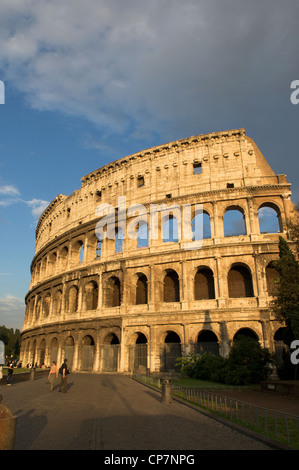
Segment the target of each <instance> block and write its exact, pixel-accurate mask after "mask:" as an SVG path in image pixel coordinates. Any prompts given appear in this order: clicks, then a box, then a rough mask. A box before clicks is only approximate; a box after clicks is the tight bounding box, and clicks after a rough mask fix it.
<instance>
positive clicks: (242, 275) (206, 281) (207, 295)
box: [27, 263, 279, 320]
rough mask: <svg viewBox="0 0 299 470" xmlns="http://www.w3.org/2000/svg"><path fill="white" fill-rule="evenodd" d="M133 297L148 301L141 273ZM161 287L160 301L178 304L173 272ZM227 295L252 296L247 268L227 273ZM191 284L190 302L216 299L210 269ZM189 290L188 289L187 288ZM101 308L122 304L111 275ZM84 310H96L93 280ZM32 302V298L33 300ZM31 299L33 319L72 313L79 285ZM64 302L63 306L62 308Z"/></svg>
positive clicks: (270, 283)
mask: <svg viewBox="0 0 299 470" xmlns="http://www.w3.org/2000/svg"><path fill="white" fill-rule="evenodd" d="M265 273H266V282H267V289H268V295H272V294H273V289H274V287H275V280H276V279H277V278H278V276H279V274H278V272H277V271H276V270H275V269H274V268H273V267H272V264H271V263H269V264H268V265H267V266H266V269H265ZM134 279H135V281H134V285H133V289H134V292H133V294H134V295H133V298H132V301H131V303H133V304H135V305H142V304H147V303H148V302H149V283H148V278H147V276H146V275H145V274H144V273H137V274H136V276H135V277H134ZM162 281H163V282H162V284H163V298H162V299H161V301H162V302H180V300H181V298H180V279H179V275H178V273H177V272H176V271H175V270H174V269H166V273H165V275H164V279H163V280H162ZM227 283H228V294H229V297H230V298H243V297H253V296H254V289H253V283H252V274H251V271H250V268H249V267H248V266H247V265H245V264H243V263H235V264H233V265H232V266H231V268H230V270H229V271H228V274H227ZM192 284H193V299H194V300H208V299H215V280H214V273H213V271H212V269H211V268H209V267H207V266H201V267H199V268H198V269H197V271H196V274H195V276H194V278H193V279H192ZM190 287H191V286H190ZM103 288H104V295H103V304H104V307H119V306H121V304H122V282H121V279H120V278H119V277H118V276H116V275H112V276H110V277H109V278H108V279H107V280H106V281H105V282H104V285H103ZM82 290H83V292H82V298H83V305H82V308H83V310H96V309H97V308H98V302H99V300H98V299H99V285H98V283H97V282H96V281H95V280H91V281H88V282H87V283H86V284H85V285H84V286H83V287H82ZM33 299H34V298H33ZM33 299H31V300H30V301H29V302H28V310H29V311H28V312H27V314H28V316H29V317H30V318H35V319H36V320H37V319H39V318H42V317H48V316H49V315H50V312H51V308H52V314H53V315H59V314H60V313H61V311H62V309H64V311H65V312H67V313H75V312H77V311H78V309H79V286H77V285H74V284H71V285H70V286H69V287H67V289H66V293H65V295H64V294H63V287H61V288H57V289H56V290H55V291H54V292H53V294H51V293H50V292H46V293H45V294H44V295H43V296H42V295H37V301H36V303H34V302H33ZM63 302H64V305H63Z"/></svg>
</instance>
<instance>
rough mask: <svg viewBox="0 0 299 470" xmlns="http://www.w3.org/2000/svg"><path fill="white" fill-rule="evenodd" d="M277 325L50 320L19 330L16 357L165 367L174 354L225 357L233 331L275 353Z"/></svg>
mask: <svg viewBox="0 0 299 470" xmlns="http://www.w3.org/2000/svg"><path fill="white" fill-rule="evenodd" d="M281 328H282V325H281V324H279V323H278V322H276V321H271V320H260V319H255V320H252V319H251V320H250V319H247V320H245V319H242V320H239V321H238V320H231V321H214V322H213V321H203V322H198V321H195V320H194V319H190V320H189V321H182V320H177V321H172V322H166V321H165V322H162V319H161V320H160V322H159V323H157V322H156V323H154V324H151V323H150V322H147V321H145V322H143V323H139V322H138V321H136V319H135V318H130V319H126V321H124V319H121V318H110V319H101V320H91V321H85V322H78V323H76V322H73V323H71V324H70V323H67V324H52V325H47V326H45V327H40V328H36V329H32V330H27V331H26V332H24V333H23V336H22V344H21V355H20V360H21V361H22V364H23V366H26V365H28V364H30V365H32V364H34V365H38V366H43V365H44V366H46V367H48V366H50V365H51V364H52V362H53V361H55V362H56V363H57V364H58V365H60V364H61V363H62V362H63V360H64V359H65V358H66V359H67V360H68V364H69V367H70V368H71V370H72V371H74V372H75V371H82V372H117V373H118V372H120V373H130V372H132V371H139V372H146V371H150V372H152V373H154V372H170V371H173V370H176V369H177V365H176V359H177V358H178V357H180V356H185V355H187V354H189V353H203V352H208V353H212V354H220V355H222V356H224V357H226V356H227V355H228V354H229V351H230V348H231V344H232V343H233V341H234V340H235V339H236V338H237V336H238V335H242V334H243V335H246V336H250V337H252V338H254V339H256V341H259V342H260V344H261V346H262V347H267V348H269V349H270V351H271V353H275V354H277V355H278V356H279V355H280V354H282V348H283V344H282V341H281V334H280V332H281Z"/></svg>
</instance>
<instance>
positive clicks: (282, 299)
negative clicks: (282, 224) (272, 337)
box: [271, 237, 299, 345]
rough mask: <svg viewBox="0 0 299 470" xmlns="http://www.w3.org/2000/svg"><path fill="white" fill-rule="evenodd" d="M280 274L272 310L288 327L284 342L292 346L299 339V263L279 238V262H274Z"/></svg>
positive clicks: (282, 239)
mask: <svg viewBox="0 0 299 470" xmlns="http://www.w3.org/2000/svg"><path fill="white" fill-rule="evenodd" d="M273 266H274V267H275V269H276V270H277V271H278V273H279V280H278V281H277V283H276V286H275V289H274V299H273V301H272V303H271V308H272V310H273V311H274V313H275V315H276V318H277V319H278V320H280V321H282V322H284V323H285V325H286V333H287V334H286V336H285V338H284V341H285V342H286V344H288V345H290V342H291V341H292V340H293V339H299V263H298V261H297V260H296V258H295V256H294V254H293V252H292V251H291V249H290V247H289V245H288V243H287V241H286V240H285V239H284V238H282V237H279V260H277V261H273Z"/></svg>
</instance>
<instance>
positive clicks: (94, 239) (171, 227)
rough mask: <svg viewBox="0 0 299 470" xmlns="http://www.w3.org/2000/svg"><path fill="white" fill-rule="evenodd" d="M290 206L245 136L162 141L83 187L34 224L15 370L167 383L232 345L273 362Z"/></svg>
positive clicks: (279, 179)
mask: <svg viewBox="0 0 299 470" xmlns="http://www.w3.org/2000/svg"><path fill="white" fill-rule="evenodd" d="M290 196H291V192H290V184H289V183H288V182H287V179H286V176H285V175H276V174H275V173H274V172H273V170H272V169H271V167H270V166H269V164H268V163H267V161H266V159H265V158H264V156H263V155H262V153H261V152H260V150H259V149H258V147H257V146H256V144H255V143H254V141H253V140H252V139H251V138H249V137H248V136H246V134H245V130H244V129H237V130H230V131H226V132H215V133H209V134H206V135H199V136H195V137H190V138H186V139H182V140H178V141H174V142H170V143H168V144H165V145H160V146H157V147H153V148H150V149H147V150H144V151H142V152H139V153H136V154H133V155H130V156H127V157H124V158H121V159H119V160H117V161H114V162H112V163H109V164H107V165H105V166H103V167H102V168H100V169H98V170H96V171H93V172H92V173H90V174H88V175H86V176H84V177H83V178H82V179H81V188H80V189H78V190H76V191H75V192H74V193H73V194H71V195H70V196H65V195H62V194H60V195H58V196H57V197H56V198H55V199H54V200H53V201H52V202H51V203H50V205H49V206H48V208H47V209H46V210H45V211H44V212H43V214H42V215H41V217H40V219H39V222H38V224H37V228H36V247H35V256H34V258H33V260H32V264H31V284H30V290H29V292H28V294H27V295H26V313H25V321H24V326H23V331H22V347H21V360H22V361H23V363H24V364H26V363H38V364H45V365H49V364H50V363H51V361H52V360H56V361H57V362H58V363H61V362H62V361H63V359H64V358H65V357H66V358H67V359H68V363H69V365H70V367H71V369H72V370H73V371H92V372H121V373H129V372H131V371H133V370H138V371H146V372H147V373H149V372H150V373H158V372H159V373H161V372H169V371H172V370H174V369H175V367H176V365H175V360H176V358H177V357H179V356H181V355H186V354H188V353H189V352H200V351H204V352H205V351H206V352H211V353H214V354H221V355H223V356H227V355H228V353H229V351H230V347H231V344H232V342H233V341H234V338H236V336H237V335H240V334H245V335H248V336H251V337H254V338H256V340H257V341H259V342H260V344H261V345H262V346H263V347H268V348H270V350H271V351H272V352H275V351H276V352H277V353H279V350H280V348H281V347H282V336H281V331H282V327H283V325H281V324H279V323H278V322H277V321H276V320H275V318H274V316H273V313H272V312H271V310H270V308H269V301H270V300H271V298H272V297H271V289H272V286H273V279H275V277H276V275H277V273H276V272H275V270H274V269H273V268H272V267H271V261H272V260H274V259H277V258H278V241H279V236H283V237H285V238H286V239H288V229H287V227H288V220H289V218H290V217H292V216H293V214H294V213H295V207H294V205H293V203H292V202H291V199H290ZM105 208H106V209H107V210H106V212H105V210H104V209H105ZM182 208H189V218H187V217H182V210H181V209H182ZM186 213H188V212H187V210H186ZM138 214H139V215H138ZM197 219H198V221H200V222H197ZM186 220H187V222H188V221H189V222H190V227H189V229H190V230H189V231H188V230H187V234H189V236H187V235H186V230H184V231H183V230H182V225H183V221H184V223H185V222H186ZM154 221H155V224H154ZM129 226H130V231H129V230H128V227H129ZM198 227H201V230H197V228H198ZM187 228H188V227H187ZM105 229H106V230H105ZM154 232H155V236H153V233H154ZM129 233H130V236H129V235H128V234H129ZM190 233H191V238H190ZM108 234H109V236H108ZM110 235H114V236H110Z"/></svg>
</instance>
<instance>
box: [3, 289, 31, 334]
mask: <svg viewBox="0 0 299 470" xmlns="http://www.w3.org/2000/svg"><path fill="white" fill-rule="evenodd" d="M25 308H26V307H25V302H24V300H23V299H19V298H18V297H15V296H14V295H11V294H7V295H5V296H4V297H0V322H1V325H5V326H6V327H7V328H19V329H21V327H22V325H23V321H24V314H25Z"/></svg>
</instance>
